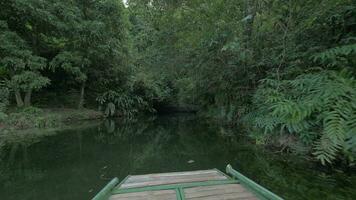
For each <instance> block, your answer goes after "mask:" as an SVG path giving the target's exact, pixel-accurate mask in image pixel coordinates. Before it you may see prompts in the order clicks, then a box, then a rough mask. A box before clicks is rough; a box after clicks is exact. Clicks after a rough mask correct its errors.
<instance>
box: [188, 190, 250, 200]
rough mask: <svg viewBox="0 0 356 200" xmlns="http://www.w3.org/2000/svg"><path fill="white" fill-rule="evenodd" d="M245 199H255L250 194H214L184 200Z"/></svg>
mask: <svg viewBox="0 0 356 200" xmlns="http://www.w3.org/2000/svg"><path fill="white" fill-rule="evenodd" d="M246 198H256V196H255V195H254V194H252V193H250V192H235V193H227V194H216V195H209V196H201V197H193V198H186V199H192V200H234V199H246Z"/></svg>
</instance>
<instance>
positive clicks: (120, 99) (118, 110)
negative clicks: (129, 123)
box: [97, 91, 153, 118]
mask: <svg viewBox="0 0 356 200" xmlns="http://www.w3.org/2000/svg"><path fill="white" fill-rule="evenodd" d="M97 101H98V102H99V104H100V105H101V107H102V108H103V109H104V113H105V115H106V116H107V117H113V116H115V115H117V116H125V117H128V118H132V117H134V116H135V115H136V114H137V113H138V112H139V111H144V110H149V111H153V110H152V108H151V107H149V104H148V102H146V101H144V100H143V99H142V98H141V97H139V96H135V95H133V94H125V93H124V92H116V91H108V92H105V93H103V94H102V95H101V96H99V97H98V98H97Z"/></svg>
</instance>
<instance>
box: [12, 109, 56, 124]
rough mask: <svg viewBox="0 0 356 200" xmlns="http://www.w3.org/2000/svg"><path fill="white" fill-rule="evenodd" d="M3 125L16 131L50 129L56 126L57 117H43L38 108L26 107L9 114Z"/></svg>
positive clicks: (41, 111)
mask: <svg viewBox="0 0 356 200" xmlns="http://www.w3.org/2000/svg"><path fill="white" fill-rule="evenodd" d="M5 123H6V124H7V125H9V126H11V127H15V128H17V129H25V128H50V127H55V126H58V124H59V123H60V119H59V117H58V116H52V115H46V116H45V115H44V112H43V110H42V109H40V108H35V107H26V108H23V109H20V110H19V111H17V112H14V113H11V114H9V116H8V118H7V119H6V121H5Z"/></svg>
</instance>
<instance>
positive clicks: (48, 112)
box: [0, 107, 104, 133]
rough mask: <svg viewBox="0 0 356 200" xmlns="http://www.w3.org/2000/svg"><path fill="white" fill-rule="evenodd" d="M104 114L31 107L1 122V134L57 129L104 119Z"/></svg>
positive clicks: (13, 112) (87, 110)
mask: <svg viewBox="0 0 356 200" xmlns="http://www.w3.org/2000/svg"><path fill="white" fill-rule="evenodd" d="M103 117H104V115H103V113H101V112H99V111H95V110H91V109H69V108H46V109H40V108H35V107H29V108H24V109H14V110H12V111H11V112H9V113H8V114H7V117H6V118H5V119H4V120H3V121H2V122H0V133H1V132H5V131H9V130H25V129H33V128H56V127H61V126H63V125H65V124H71V123H74V122H78V121H83V120H95V119H102V118H103Z"/></svg>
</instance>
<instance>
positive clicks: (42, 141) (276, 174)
mask: <svg viewBox="0 0 356 200" xmlns="http://www.w3.org/2000/svg"><path fill="white" fill-rule="evenodd" d="M244 134H245V133H243V132H241V130H240V129H238V128H236V129H227V128H223V127H222V126H220V125H217V124H214V123H208V122H205V121H202V120H199V119H197V118H196V117H195V116H193V115H165V116H160V117H157V118H152V117H151V118H144V119H140V120H138V121H136V122H130V123H128V122H115V121H106V122H103V123H95V122H90V125H88V126H80V127H73V128H69V129H65V130H59V131H50V132H43V133H42V132H38V131H37V132H36V134H29V133H27V134H22V135H16V136H13V137H2V138H0V199H1V200H19V199H21V200H42V199H46V200H81V199H83V200H87V199H90V198H91V197H93V196H94V195H95V194H96V192H98V191H99V190H100V189H101V188H102V187H103V186H104V185H105V184H106V183H107V182H108V181H109V180H110V179H111V178H113V177H118V178H119V179H121V180H122V179H123V178H124V177H126V175H128V174H145V173H155V172H172V171H184V170H199V169H211V168H218V169H220V170H222V171H224V168H225V166H226V165H227V164H228V163H231V164H232V165H233V167H234V168H236V169H237V170H239V171H241V172H242V173H243V174H245V175H246V176H248V177H250V178H252V179H253V180H255V181H256V182H258V183H260V184H261V185H263V186H265V187H266V188H268V189H270V190H272V191H273V192H275V193H277V194H279V195H280V196H282V197H284V198H285V199H295V200H299V199H356V173H350V172H349V173H341V172H327V171H325V170H322V169H320V167H318V166H317V165H315V164H313V163H311V162H307V161H305V160H303V159H301V158H298V157H296V156H293V155H281V154H276V153H272V152H270V151H267V150H264V149H262V148H260V147H257V146H255V145H253V144H251V143H250V142H249V141H248V139H247V138H246V137H244V136H243V135H244ZM189 161H190V162H189ZM193 161H194V162H193Z"/></svg>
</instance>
